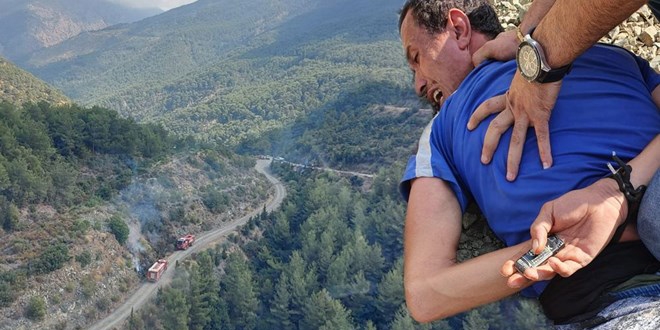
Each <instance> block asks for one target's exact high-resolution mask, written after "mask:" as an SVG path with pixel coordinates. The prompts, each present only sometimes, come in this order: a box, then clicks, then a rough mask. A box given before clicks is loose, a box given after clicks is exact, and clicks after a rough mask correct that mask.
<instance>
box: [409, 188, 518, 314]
mask: <svg viewBox="0 0 660 330" xmlns="http://www.w3.org/2000/svg"><path fill="white" fill-rule="evenodd" d="M460 233H461V209H460V206H459V204H458V201H457V199H456V197H455V195H454V192H453V191H452V190H451V188H450V187H449V185H448V184H447V183H446V182H445V181H442V180H440V179H438V178H418V179H415V180H414V181H413V182H412V185H411V191H410V197H409V201H408V210H407V214H406V225H405V231H404V288H405V294H406V304H407V306H408V310H409V311H410V314H411V316H412V317H413V318H414V319H415V320H417V321H419V322H430V321H433V320H437V319H442V318H446V317H449V316H451V315H454V314H457V313H460V312H463V311H466V310H469V309H472V308H474V307H477V306H480V305H482V304H486V303H489V302H492V301H496V300H499V299H502V298H504V297H506V296H509V295H511V294H513V293H515V292H517V291H519V290H520V289H519V288H517V289H512V288H509V287H507V285H506V278H504V277H502V275H501V274H500V268H501V265H502V263H504V261H505V260H507V259H508V258H509V257H511V255H513V254H515V253H517V252H519V251H523V250H525V249H529V248H530V246H531V244H530V241H527V242H525V243H521V244H519V245H516V246H513V247H508V248H505V249H501V250H497V251H494V252H490V253H487V254H484V255H482V256H479V257H477V258H474V259H471V260H468V261H466V262H463V263H460V264H458V263H456V250H457V247H458V241H459V238H460Z"/></svg>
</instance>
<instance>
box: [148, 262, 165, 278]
mask: <svg viewBox="0 0 660 330" xmlns="http://www.w3.org/2000/svg"><path fill="white" fill-rule="evenodd" d="M165 270H167V260H165V259H158V261H156V262H155V263H154V264H153V265H152V266H151V267H150V268H149V271H147V281H149V282H156V281H158V280H159V279H160V277H161V276H162V275H163V273H164V272H165Z"/></svg>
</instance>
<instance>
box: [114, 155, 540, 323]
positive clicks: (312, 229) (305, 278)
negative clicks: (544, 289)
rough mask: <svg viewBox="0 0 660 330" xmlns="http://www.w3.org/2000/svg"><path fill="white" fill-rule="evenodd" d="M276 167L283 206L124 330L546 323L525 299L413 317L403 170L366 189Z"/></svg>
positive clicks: (385, 173)
mask: <svg viewBox="0 0 660 330" xmlns="http://www.w3.org/2000/svg"><path fill="white" fill-rule="evenodd" d="M273 167H274V170H275V171H276V172H277V173H278V175H279V176H280V177H281V179H282V180H283V181H285V182H287V188H288V189H289V195H288V197H287V199H286V200H285V202H284V204H283V206H282V208H281V209H280V210H278V211H275V212H273V213H267V212H265V210H264V211H263V212H262V213H261V215H260V216H257V217H255V218H252V219H251V220H250V221H249V222H248V224H247V225H245V226H244V227H243V228H242V229H241V231H240V233H237V234H233V235H232V236H230V237H229V239H228V240H227V241H226V242H225V243H223V244H219V245H217V246H216V248H214V249H210V250H207V251H204V252H202V253H199V254H197V255H196V256H195V258H194V260H189V261H186V262H184V263H180V264H178V265H176V267H177V270H176V271H177V273H176V277H175V280H174V282H173V284H172V285H171V286H170V287H166V288H161V289H160V291H159V293H158V295H157V298H156V299H155V301H153V302H152V304H151V305H149V306H146V307H145V308H143V309H141V310H139V311H134V312H133V313H132V314H131V317H130V318H129V319H128V320H127V321H126V324H125V328H126V329H131V330H134V329H172V330H174V329H328V330H330V329H332V330H335V329H395V330H399V329H489V328H491V329H542V328H546V327H548V323H547V321H546V319H545V317H544V316H543V315H542V314H541V313H540V311H539V309H538V306H537V303H536V301H535V300H527V299H523V298H512V299H508V300H504V301H502V302H498V303H493V304H490V305H487V306H484V307H482V308H479V309H475V310H473V311H470V312H467V313H463V314H461V315H458V316H455V317H453V318H450V319H447V320H443V321H438V322H435V323H433V324H425V325H422V324H418V323H416V322H414V321H413V320H412V319H411V318H410V316H409V315H408V313H407V311H406V309H405V304H404V298H403V279H402V230H403V218H404V210H405V206H404V204H403V203H402V202H401V200H400V197H399V195H398V192H397V182H398V181H397V180H395V179H393V178H395V177H397V176H398V175H399V173H400V171H401V167H400V166H395V167H393V168H391V169H389V170H382V171H381V172H379V174H378V175H377V177H376V178H374V181H373V183H372V184H373V185H372V188H371V189H370V190H369V191H368V192H364V191H363V190H362V184H361V183H360V182H359V181H358V180H350V179H347V178H340V177H336V176H333V175H329V174H319V173H317V172H311V171H309V170H302V171H301V170H294V169H292V168H290V167H289V166H287V165H276V164H275V165H273ZM482 220H483V219H482ZM481 226H483V221H482V224H481ZM482 230H483V227H479V228H478V229H477V231H482ZM465 244H466V243H465V242H463V244H462V247H461V248H462V249H465V250H463V251H459V253H462V254H465V253H466V252H467V249H468V247H467V246H466V245H465ZM210 275H212V276H210Z"/></svg>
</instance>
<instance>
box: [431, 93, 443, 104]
mask: <svg viewBox="0 0 660 330" xmlns="http://www.w3.org/2000/svg"><path fill="white" fill-rule="evenodd" d="M441 100H442V91H441V90H439V89H436V90H435V91H434V92H433V101H434V102H435V103H436V104H440V101H441Z"/></svg>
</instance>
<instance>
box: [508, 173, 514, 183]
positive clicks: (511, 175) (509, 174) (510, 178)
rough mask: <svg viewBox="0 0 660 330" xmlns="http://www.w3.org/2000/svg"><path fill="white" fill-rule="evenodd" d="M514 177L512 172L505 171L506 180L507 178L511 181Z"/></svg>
mask: <svg viewBox="0 0 660 330" xmlns="http://www.w3.org/2000/svg"><path fill="white" fill-rule="evenodd" d="M514 178H515V177H514V176H513V173H511V172H507V173H506V179H507V180H509V181H513V179H514Z"/></svg>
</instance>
